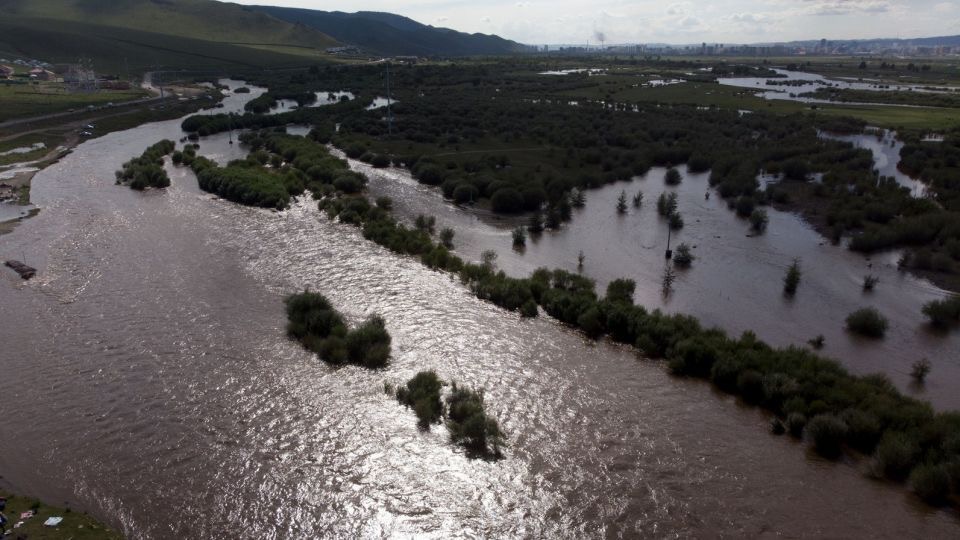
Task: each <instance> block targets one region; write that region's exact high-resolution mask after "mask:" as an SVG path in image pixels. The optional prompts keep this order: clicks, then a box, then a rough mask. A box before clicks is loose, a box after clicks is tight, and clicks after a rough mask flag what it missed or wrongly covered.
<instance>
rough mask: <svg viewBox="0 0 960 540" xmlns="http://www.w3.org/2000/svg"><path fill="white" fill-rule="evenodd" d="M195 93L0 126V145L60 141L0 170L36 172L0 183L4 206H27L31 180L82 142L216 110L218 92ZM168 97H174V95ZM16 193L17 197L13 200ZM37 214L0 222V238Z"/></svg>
mask: <svg viewBox="0 0 960 540" xmlns="http://www.w3.org/2000/svg"><path fill="white" fill-rule="evenodd" d="M181 90H183V91H186V87H183V88H181ZM200 90H203V91H202V92H201V91H200ZM195 91H196V92H195V94H194V96H193V97H194V99H191V100H189V101H180V100H179V99H178V98H176V97H169V98H166V99H163V100H160V99H155V98H151V99H148V100H145V101H137V102H134V103H127V104H120V105H117V106H116V107H114V108H112V109H111V110H109V111H102V110H101V111H89V112H77V113H66V114H60V115H56V116H53V117H47V116H44V117H37V118H33V119H29V118H27V119H20V120H16V121H12V122H8V123H4V124H0V143H3V142H6V141H13V140H17V139H20V138H23V137H26V136H29V135H38V136H49V137H52V138H62V141H63V142H62V143H60V144H58V145H57V146H56V147H55V148H53V149H51V150H50V152H48V153H47V154H46V155H44V156H43V157H42V158H40V159H35V160H33V161H25V162H21V163H10V164H7V165H3V166H0V173H3V172H4V171H5V170H11V169H16V168H24V167H29V168H36V170H26V171H22V172H19V173H15V174H14V175H13V177H12V178H8V179H5V180H0V183H3V184H7V185H8V186H10V187H9V188H4V189H9V190H10V194H9V195H8V196H9V200H13V201H15V202H12V203H10V202H8V203H4V204H14V205H17V206H21V207H25V206H31V202H30V190H31V188H32V183H33V178H34V177H35V176H36V175H37V174H38V173H40V172H41V171H43V170H44V169H46V168H47V167H49V166H50V165H53V164H54V163H57V162H59V161H60V160H61V159H63V158H64V157H65V156H67V155H68V154H70V153H71V152H72V151H73V149H74V148H76V147H77V146H79V145H80V144H82V143H84V142H86V141H89V140H93V139H97V138H100V137H103V136H104V135H108V134H110V133H113V132H115V131H122V130H125V129H131V128H135V127H138V126H141V125H143V124H148V123H151V122H158V121H163V120H172V119H176V118H180V117H183V116H185V115H188V114H193V113H195V112H198V111H201V110H204V109H207V108H209V106H211V105H212V106H214V107H216V106H217V105H218V104H219V103H220V102H221V101H222V100H223V97H224V96H223V94H222V93H220V92H219V91H215V90H214V91H211V89H209V88H201V87H198V88H196V89H195ZM172 95H173V96H175V94H172ZM201 96H210V98H209V99H201ZM168 105H169V107H168ZM88 125H95V126H96V127H95V131H94V134H93V135H91V136H87V137H84V136H81V134H80V132H81V131H82V130H83V128H84V126H88ZM11 126H16V128H17V129H13V130H11V131H6V128H9V127H11ZM18 191H19V194H18V196H17V197H14V195H17V192H18ZM39 212H40V208H36V207H35V208H32V209H31V210H30V212H29V214H28V215H26V216H20V217H17V218H14V219H9V220H6V221H0V236H3V235H5V234H9V233H11V232H13V231H14V230H15V229H16V228H17V226H18V225H19V224H20V223H22V222H23V221H25V220H27V219H30V218H31V217H33V216H36V215H37V214H38V213H39Z"/></svg>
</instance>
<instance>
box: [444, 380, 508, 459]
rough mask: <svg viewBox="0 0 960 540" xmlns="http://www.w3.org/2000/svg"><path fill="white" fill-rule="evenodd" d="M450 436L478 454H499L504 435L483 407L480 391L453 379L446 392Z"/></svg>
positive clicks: (492, 455)
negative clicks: (447, 392)
mask: <svg viewBox="0 0 960 540" xmlns="http://www.w3.org/2000/svg"><path fill="white" fill-rule="evenodd" d="M447 410H448V418H449V419H448V421H447V427H448V428H449V429H450V439H451V440H452V441H453V442H454V443H456V444H459V445H460V446H463V447H464V448H466V449H467V450H469V451H470V452H473V453H476V454H478V455H482V456H490V457H499V456H501V455H502V454H501V451H500V447H501V446H503V444H504V435H503V432H502V431H501V430H500V426H499V424H498V423H497V421H496V420H495V419H494V418H491V417H489V416H488V415H487V413H486V411H485V410H484V402H483V394H482V393H481V392H478V391H476V390H473V389H470V388H467V387H463V386H457V383H453V385H452V390H451V392H450V395H449V396H447Z"/></svg>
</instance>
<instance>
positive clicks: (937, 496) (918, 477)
mask: <svg viewBox="0 0 960 540" xmlns="http://www.w3.org/2000/svg"><path fill="white" fill-rule="evenodd" d="M909 483H910V489H912V490H913V492H914V493H916V494H917V495H918V496H919V497H920V498H921V499H923V500H924V501H926V502H927V503H929V504H933V505H941V504H945V503H946V502H947V498H948V497H949V496H950V483H951V482H950V473H949V472H948V471H947V468H946V467H944V466H943V465H926V464H925V465H920V466H919V467H917V468H915V469H914V470H913V472H912V473H910V481H909Z"/></svg>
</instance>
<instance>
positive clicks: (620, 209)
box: [617, 191, 627, 214]
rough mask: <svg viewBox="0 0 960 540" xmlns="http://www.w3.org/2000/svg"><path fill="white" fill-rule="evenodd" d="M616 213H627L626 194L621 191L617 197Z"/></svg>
mask: <svg viewBox="0 0 960 540" xmlns="http://www.w3.org/2000/svg"><path fill="white" fill-rule="evenodd" d="M617 213H618V214H626V213H627V192H626V191H621V192H620V196H619V197H617Z"/></svg>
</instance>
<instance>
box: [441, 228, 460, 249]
mask: <svg viewBox="0 0 960 540" xmlns="http://www.w3.org/2000/svg"><path fill="white" fill-rule="evenodd" d="M454 235H456V232H454V230H453V229H451V228H450V227H444V229H443V230H441V231H440V244H442V245H443V247H445V248H447V249H453V237H454Z"/></svg>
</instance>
